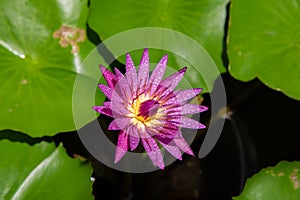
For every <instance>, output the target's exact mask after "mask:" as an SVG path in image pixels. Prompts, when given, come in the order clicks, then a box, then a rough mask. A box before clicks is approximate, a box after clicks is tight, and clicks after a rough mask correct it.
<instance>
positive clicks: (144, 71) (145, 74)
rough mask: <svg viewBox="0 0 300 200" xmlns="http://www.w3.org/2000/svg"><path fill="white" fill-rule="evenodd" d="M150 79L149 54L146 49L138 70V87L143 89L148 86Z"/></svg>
mask: <svg viewBox="0 0 300 200" xmlns="http://www.w3.org/2000/svg"><path fill="white" fill-rule="evenodd" d="M148 78H149V54H148V49H147V48H146V49H145V50H144V52H143V56H142V58H141V61H140V67H139V70H138V85H139V86H140V87H143V86H144V85H146V84H147V82H148Z"/></svg>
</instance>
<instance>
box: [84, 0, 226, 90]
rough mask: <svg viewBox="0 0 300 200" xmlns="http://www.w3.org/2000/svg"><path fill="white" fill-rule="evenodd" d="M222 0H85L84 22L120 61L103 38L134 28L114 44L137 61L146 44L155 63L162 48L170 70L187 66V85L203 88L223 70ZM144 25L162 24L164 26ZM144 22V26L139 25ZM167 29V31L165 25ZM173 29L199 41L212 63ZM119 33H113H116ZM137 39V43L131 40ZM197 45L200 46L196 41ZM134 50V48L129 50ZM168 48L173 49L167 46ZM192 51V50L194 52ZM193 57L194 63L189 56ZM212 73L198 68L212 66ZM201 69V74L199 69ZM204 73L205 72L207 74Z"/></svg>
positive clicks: (207, 68)
mask: <svg viewBox="0 0 300 200" xmlns="http://www.w3.org/2000/svg"><path fill="white" fill-rule="evenodd" d="M227 3H228V1H227V0H224V1H222V0H203V1H189V2H187V1H184V0H178V1H164V0H158V1H150V0H148V1H134V0H129V1H128V0H121V1H120V0H119V1H116V0H115V1H95V0H92V1H91V6H90V15H89V18H88V23H89V25H90V26H91V28H92V29H94V30H95V31H96V32H97V33H98V34H99V35H100V37H101V39H102V40H103V41H104V44H105V45H106V46H107V47H108V49H109V50H110V51H111V52H112V53H113V54H114V55H115V56H116V57H117V58H118V59H119V60H120V61H124V56H123V57H121V58H120V57H118V56H120V55H119V54H118V52H116V51H117V50H115V48H114V47H113V45H112V44H111V43H110V42H108V43H105V42H106V40H107V39H109V38H111V37H112V36H116V34H119V33H122V32H124V31H127V30H134V29H136V28H140V29H139V30H140V31H137V32H134V33H133V32H132V36H128V37H127V38H125V39H123V40H121V39H120V40H119V41H118V44H119V48H125V49H126V47H127V50H125V51H130V53H132V57H133V60H134V61H135V63H136V64H138V63H139V62H138V61H139V59H140V57H141V54H142V50H143V48H146V47H148V48H149V54H150V61H151V62H153V63H157V62H158V61H159V60H160V58H161V57H162V56H163V55H164V54H165V53H168V54H169V62H168V65H169V66H170V67H172V68H173V69H175V70H178V69H180V68H182V67H184V66H188V71H187V73H186V75H185V76H186V77H187V79H188V80H189V81H190V83H191V85H192V86H193V87H204V91H209V90H211V88H212V84H213V80H214V79H215V78H216V76H218V75H219V74H220V72H224V71H226V69H225V68H224V66H223V64H222V59H221V54H222V41H223V36H224V23H225V16H226V5H227ZM146 27H148V28H149V27H159V28H165V32H163V31H162V32H160V31H161V30H159V29H157V30H154V29H147V28H146ZM143 28H144V29H143ZM167 29H169V30H170V32H167V31H166V30H167ZM172 30H173V31H178V32H180V33H183V34H185V35H187V36H188V37H189V38H190V39H193V40H195V43H199V44H201V45H202V46H203V47H204V48H205V50H206V51H207V52H208V53H209V55H210V56H211V57H212V58H213V60H214V62H215V63H216V64H217V67H218V68H216V66H215V64H208V62H206V61H205V60H207V58H206V57H208V55H207V54H206V52H205V53H199V52H197V51H196V50H195V46H194V45H195V44H194V43H193V42H188V41H187V40H186V39H183V37H182V36H181V35H180V34H179V33H175V32H172ZM118 37H119V38H122V37H121V36H119V35H117V36H116V37H115V39H116V38H118ZM138 43H139V44H142V45H139V46H138V45H137V44H138ZM201 48H202V47H201ZM131 50H132V51H134V50H135V52H131ZM172 50H174V51H172ZM196 52H197V54H196ZM191 56H193V57H195V58H197V62H196V63H192V62H190V61H191V60H190V57H191ZM211 68H216V70H217V71H218V73H214V72H212V73H206V72H203V71H209V70H212V71H213V70H215V69H211ZM204 74H206V75H204ZM207 74H208V75H207Z"/></svg>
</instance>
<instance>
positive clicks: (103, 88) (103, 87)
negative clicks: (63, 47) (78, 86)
mask: <svg viewBox="0 0 300 200" xmlns="http://www.w3.org/2000/svg"><path fill="white" fill-rule="evenodd" d="M98 87H99V88H100V89H101V91H102V92H103V93H104V95H105V96H106V97H107V98H109V99H111V98H112V94H113V89H111V88H110V87H108V86H106V85H103V84H99V85H98Z"/></svg>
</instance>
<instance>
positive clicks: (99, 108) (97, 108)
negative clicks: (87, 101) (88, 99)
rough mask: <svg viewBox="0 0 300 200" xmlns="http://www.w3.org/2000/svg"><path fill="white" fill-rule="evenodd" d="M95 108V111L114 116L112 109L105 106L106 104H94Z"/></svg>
mask: <svg viewBox="0 0 300 200" xmlns="http://www.w3.org/2000/svg"><path fill="white" fill-rule="evenodd" d="M93 109H94V110H95V111H97V112H98V113H101V114H104V115H107V116H110V117H112V116H113V114H112V110H111V109H110V108H107V107H105V106H94V107H93Z"/></svg>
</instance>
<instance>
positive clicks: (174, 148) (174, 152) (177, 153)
mask: <svg viewBox="0 0 300 200" xmlns="http://www.w3.org/2000/svg"><path fill="white" fill-rule="evenodd" d="M159 143H160V144H161V145H162V146H163V147H164V148H165V149H166V150H167V151H168V152H170V154H172V155H173V156H174V157H175V158H177V159H178V160H182V155H181V151H180V150H179V148H178V147H177V145H176V144H175V142H174V141H171V142H170V143H168V144H165V143H163V142H160V141H159Z"/></svg>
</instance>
